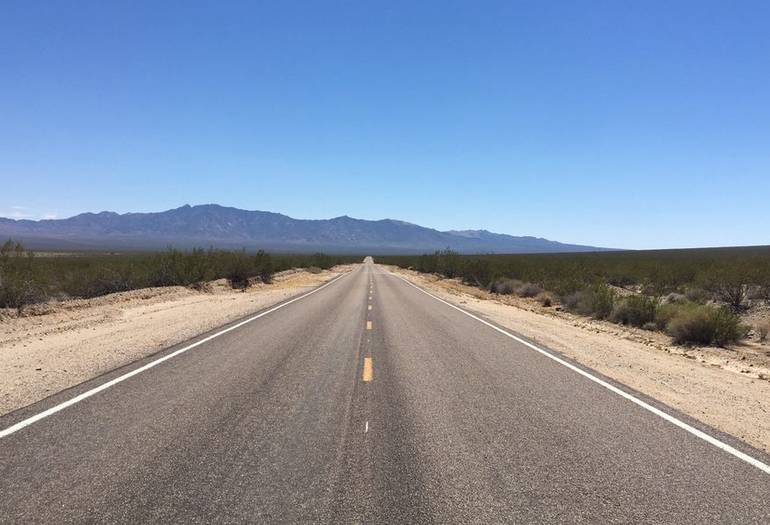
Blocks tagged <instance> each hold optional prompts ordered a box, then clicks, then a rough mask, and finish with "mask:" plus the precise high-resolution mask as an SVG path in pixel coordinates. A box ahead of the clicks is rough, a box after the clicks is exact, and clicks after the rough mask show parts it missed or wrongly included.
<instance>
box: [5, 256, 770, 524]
mask: <svg viewBox="0 0 770 525" xmlns="http://www.w3.org/2000/svg"><path fill="white" fill-rule="evenodd" d="M370 281H371V283H372V284H371V285H370ZM370 286H371V289H372V292H373V293H372V295H371V299H370ZM370 306H371V309H370V308H369V307H370ZM367 322H370V323H371V325H370V327H368V326H367ZM182 346H184V345H180V347H182ZM178 348H179V347H178ZM173 350H174V349H169V350H167V351H166V353H168V352H172V351H173ZM161 355H163V354H161ZM157 357H159V356H155V357H152V358H148V359H147V360H145V361H144V362H140V363H135V364H133V365H131V366H129V367H126V368H124V369H121V370H117V371H115V372H114V373H112V374H108V375H107V376H104V377H100V378H96V379H94V380H92V381H90V382H88V383H86V384H84V385H81V386H80V387H78V388H75V389H72V390H70V391H67V392H64V393H61V394H59V395H57V396H54V397H53V398H51V399H48V400H44V401H42V402H40V403H38V404H36V405H33V406H31V407H27V408H26V409H23V410H21V411H18V412H15V413H12V414H9V415H6V416H3V417H1V418H0V429H5V428H8V427H10V426H11V425H13V424H15V423H17V422H19V421H22V420H24V419H25V418H27V417H30V416H32V415H34V414H37V413H40V412H41V411H43V410H45V409H47V408H49V407H52V406H56V405H57V404H58V403H61V402H64V401H66V400H67V399H71V398H72V397H74V396H75V395H77V394H79V393H81V392H84V391H88V390H89V389H92V388H94V387H98V386H99V385H100V384H103V383H104V382H106V381H108V380H110V379H112V378H114V377H118V376H120V375H122V374H124V373H126V372H128V371H130V370H131V369H135V368H138V367H139V366H141V365H142V364H145V363H148V362H151V361H152V360H153V359H157ZM365 359H371V365H372V366H371V370H372V377H371V380H370V381H369V380H365V379H370V378H367V377H365V376H364V361H365ZM634 395H636V394H634ZM648 401H649V400H648ZM657 406H658V407H661V408H663V409H664V410H666V412H668V413H671V414H675V415H676V417H679V418H682V419H684V420H686V422H687V423H689V424H692V425H694V426H697V427H698V428H700V429H703V430H706V431H707V432H708V433H709V434H710V435H712V436H714V437H716V438H718V439H720V440H723V441H725V442H727V443H729V444H730V445H732V446H734V447H736V448H739V449H740V450H742V451H744V452H746V453H748V454H750V455H751V456H753V457H755V458H757V459H759V460H760V461H764V462H767V456H765V455H763V454H762V453H761V452H759V451H756V450H753V449H751V448H750V447H748V446H747V445H745V444H742V443H740V442H738V441H737V440H734V439H733V438H731V437H729V436H724V435H723V434H720V433H718V432H716V431H714V430H711V429H708V428H707V427H704V426H703V425H700V424H699V423H696V422H693V421H691V420H689V419H686V418H685V417H684V416H681V415H678V414H676V413H675V412H674V411H673V410H671V409H668V408H666V407H662V406H661V405H659V404H658V405H657ZM0 522H2V523H32V522H34V523H69V522H78V523H80V522H103V523H113V522H120V523H141V522H155V523H158V522H176V523H212V522H220V523H221V522H250V523H268V522H288V523H296V522H319V523H363V522H369V523H501V522H511V523H535V522H537V523H541V522H542V523H554V522H567V523H770V475H768V474H766V473H765V472H763V471H761V470H760V469H758V468H757V467H755V466H752V465H750V464H748V463H746V462H745V461H742V460H741V459H739V458H737V457H735V456H733V455H731V454H728V453H726V452H724V451H722V450H720V449H719V448H717V447H716V446H714V445H713V444H711V443H708V442H706V441H704V440H703V439H700V438H698V437H696V436H694V435H693V434H691V433H689V432H686V431H685V430H682V429H681V428H679V427H677V426H675V425H673V424H671V423H670V422H668V421H665V420H664V419H662V418H661V417H659V416H657V415H655V414H653V413H651V412H649V411H647V410H644V409H642V408H640V407H639V406H637V405H635V404H634V403H631V402H630V401H628V400H627V399H624V398H622V397H621V396H619V395H617V394H616V393H613V392H611V391H609V390H607V389H606V388H603V387H602V386H600V385H598V384H596V383H595V382H592V381H590V380H588V379H586V378H585V377H583V376H581V375H580V374H578V373H576V372H575V371H573V370H570V369H569V368H566V367H565V366H562V365H561V364H559V363H557V362H555V361H553V360H551V359H549V358H548V357H546V356H544V355H541V354H539V353H538V352H536V351H533V350H532V349H530V348H527V347H526V346H524V345H523V344H521V343H518V342H516V341H514V340H512V339H510V338H509V337H506V336H505V335H503V334H500V333H499V332H497V331H495V330H493V329H491V328H490V327H488V326H485V325H484V324H482V323H480V322H478V321H477V320H475V319H473V318H471V317H468V316H466V315H464V314H462V313H461V312H459V311H457V310H455V309H453V308H450V307H449V306H447V305H445V304H442V303H441V302H439V301H436V300H435V299H433V298H431V297H430V296H428V295H426V294H424V293H422V292H421V291H419V290H417V289H415V288H414V287H412V286H410V285H408V284H407V283H405V282H404V281H402V280H401V279H400V278H398V277H396V276H394V275H391V274H389V273H387V272H385V271H384V270H383V269H382V268H380V267H378V266H376V265H374V264H364V265H361V266H359V267H357V269H356V270H354V271H353V272H352V273H350V274H348V275H346V276H344V277H342V278H341V279H339V280H338V281H336V282H334V283H332V284H330V285H328V286H327V287H325V288H324V289H322V290H319V291H318V292H317V293H314V294H312V295H309V296H308V297H306V298H304V299H301V300H299V301H296V302H294V303H292V304H289V305H287V306H286V307H284V308H281V309H279V310H276V311H274V312H272V313H270V314H268V315H265V316H264V317H261V318H259V319H256V320H254V321H253V322H250V323H248V324H245V325H243V326H240V327H238V328H237V329H234V330H232V331H230V332H227V333H224V334H222V335H220V336H218V337H216V338H214V339H211V340H210V341H207V342H205V343H204V344H201V345H200V346H198V347H196V348H193V349H191V350H189V351H187V352H185V353H182V354H180V355H177V356H175V357H173V358H171V359H169V360H167V361H165V362H163V363H161V364H159V365H157V366H155V367H153V368H151V369H149V370H145V371H143V372H142V373H139V374H137V375H135V376H133V377H130V378H129V379H126V380H125V381H123V382H120V383H118V384H116V385H114V386H112V387H111V388H108V389H105V390H103V391H101V392H98V393H97V394H95V395H93V396H91V397H89V398H87V399H84V400H83V401H80V402H79V403H77V404H74V405H72V406H69V407H67V408H65V409H64V410H61V411H60V412H57V413H55V414H53V415H51V416H50V417H46V418H44V419H42V420H40V421H37V422H35V423H33V424H31V425H29V426H27V427H25V428H22V429H20V430H19V431H17V432H15V433H13V434H10V435H8V436H6V437H4V438H2V439H0Z"/></svg>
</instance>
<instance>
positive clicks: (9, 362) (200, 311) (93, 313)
mask: <svg viewBox="0 0 770 525" xmlns="http://www.w3.org/2000/svg"><path fill="white" fill-rule="evenodd" d="M350 269H351V267H349V266H339V267H336V268H333V269H332V270H329V271H323V272H321V273H309V272H306V271H302V270H289V271H286V272H281V273H279V274H276V276H275V279H274V282H273V283H272V284H269V285H265V284H261V283H260V284H257V285H255V286H252V287H251V288H249V289H247V290H246V291H235V290H232V289H231V288H230V287H229V286H227V284H226V282H225V281H224V280H220V281H214V282H212V283H209V285H208V286H207V287H206V290H205V291H195V290H192V289H190V288H185V287H181V286H172V287H163V288H145V289H141V290H133V291H130V292H122V293H115V294H110V295H105V296H103V297H97V298H94V299H82V300H69V301H62V302H51V303H47V304H43V305H37V306H35V307H33V308H29V309H27V310H26V312H25V315H23V316H21V317H19V316H17V315H16V313H15V311H13V310H5V311H0V385H1V388H0V414H5V413H7V412H10V411H12V410H15V409H17V408H21V407H23V406H26V405H29V404H31V403H34V402H35V401H38V400H40V399H43V398H45V397H48V396H50V395H52V394H54V393H56V392H60V391H62V390H64V389H66V388H69V387H71V386H74V385H77V384H79V383H81V382H83V381H85V380H87V379H90V378H92V377H95V376H97V375H99V374H102V373H104V372H107V371H110V370H113V369H115V368H117V367H119V366H122V365H125V364H127V363H131V362H133V361H135V360H137V359H140V358H142V357H145V356H147V355H150V354H152V353H154V352H157V351H159V350H161V349H163V348H166V347H169V346H172V345H174V344H177V343H180V342H182V341H186V340H188V339H190V338H192V337H195V336H196V335H199V334H201V333H204V332H206V331H208V330H211V329H213V328H216V327H218V326H221V325H223V324H226V323H228V322H230V321H233V320H236V319H238V318H241V317H244V316H246V315H248V314H250V313H252V312H255V311H257V310H260V309H262V308H265V307H267V306H270V305H272V304H276V303H278V302H280V301H283V300H284V299H288V298H289V297H291V296H294V295H298V294H300V293H302V292H303V291H306V290H309V289H310V288H312V287H315V286H317V285H319V284H321V283H323V282H325V281H328V280H330V279H332V278H334V277H336V276H337V275H339V274H340V273H343V272H345V271H347V270H350Z"/></svg>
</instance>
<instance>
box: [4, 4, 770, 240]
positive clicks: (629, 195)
mask: <svg viewBox="0 0 770 525" xmlns="http://www.w3.org/2000/svg"><path fill="white" fill-rule="evenodd" d="M209 202H215V203H219V204H223V205H230V206H236V207H240V208H246V209H259V210H268V211H277V212H281V213H285V214H288V215H291V216H293V217H298V218H328V217H334V216H339V215H350V216H353V217H359V218H367V219H379V218H385V217H390V218H397V219H402V220H406V221H410V222H415V223H418V224H421V225H424V226H430V227H435V228H439V229H458V228H462V229H465V228H485V229H489V230H492V231H496V232H503V233H510V234H514V235H536V236H543V237H547V238H550V239H554V240H559V241H563V242H575V243H585V244H592V245H601V246H611V247H624V248H656V247H688V246H713V245H736V244H770V2H767V1H756V2H751V1H743V2H728V1H716V2H711V1H703V0H700V1H692V2H677V1H663V2H654V1H641V2H632V1H621V0H608V1H604V2H601V1H596V0H591V1H585V2H579V1H565V2H550V1H533V2H516V1H512V0H509V1H504V2H491V1H467V2H451V1H448V0H442V1H437V2H429V1H418V2H415V1H407V2H400V1H394V0H386V1H382V2H370V1H349V2H333V1H326V2H320V1H319V2H313V1H302V2H291V1H286V0H281V1H275V2H256V1H250V2H243V3H241V4H238V3H236V2H210V3H198V2H192V1H189V0H184V1H179V2H146V3H143V2H139V1H136V0H131V1H126V2H117V1H109V2H104V1H102V0H99V1H94V2H87V1H83V0H81V1H78V2H69V1H48V2H45V1H41V2H37V1H36V2H30V1H27V0H25V1H19V2H11V1H6V2H2V4H0V215H2V216H13V217H32V218H41V217H54V216H55V217H66V216H70V215H74V214H76V213H80V212H83V211H101V210H113V211H118V212H127V211H160V210H164V209H168V208H172V207H177V206H180V205H182V204H185V203H190V204H200V203H209Z"/></svg>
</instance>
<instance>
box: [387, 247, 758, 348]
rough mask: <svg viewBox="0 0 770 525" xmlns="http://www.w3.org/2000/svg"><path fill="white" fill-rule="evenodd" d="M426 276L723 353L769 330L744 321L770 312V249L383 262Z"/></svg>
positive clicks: (445, 255) (443, 255)
mask: <svg viewBox="0 0 770 525" xmlns="http://www.w3.org/2000/svg"><path fill="white" fill-rule="evenodd" d="M378 262H383V263H389V264H395V265H397V266H400V267H402V268H411V269H413V270H416V271H419V272H424V273H435V274H439V275H442V276H444V277H448V278H459V279H461V280H462V281H463V282H464V283H465V284H469V285H473V286H477V287H479V288H482V289H485V290H488V291H490V292H491V293H495V294H515V295H518V296H519V297H534V298H536V299H537V300H538V301H539V302H540V303H541V304H543V305H544V306H555V307H557V308H562V309H565V310H567V311H570V312H573V313H576V314H580V315H585V316H590V317H593V318H595V319H603V320H607V321H611V322H614V323H618V324H623V325H629V326H635V327H639V328H644V329H647V330H661V331H665V332H667V333H668V334H669V335H671V337H672V338H673V340H674V342H676V343H678V344H702V345H715V346H724V345H728V344H731V343H737V342H739V341H741V340H742V339H744V338H746V337H747V335H748V334H749V333H750V332H752V331H753V332H754V333H755V334H756V336H757V339H758V340H759V341H760V342H764V341H766V340H767V332H768V330H769V329H770V328H769V324H768V323H767V322H760V323H759V324H757V325H756V326H749V325H747V324H745V323H744V322H743V321H742V315H745V314H746V313H748V312H749V311H753V310H757V309H764V310H765V311H770V310H768V306H770V247H751V248H724V249H723V248H718V249H697V250H663V251H640V252H595V253H578V254H538V255H459V254H457V253H454V252H452V251H449V250H444V251H439V252H435V253H433V254H427V255H417V256H398V257H378Z"/></svg>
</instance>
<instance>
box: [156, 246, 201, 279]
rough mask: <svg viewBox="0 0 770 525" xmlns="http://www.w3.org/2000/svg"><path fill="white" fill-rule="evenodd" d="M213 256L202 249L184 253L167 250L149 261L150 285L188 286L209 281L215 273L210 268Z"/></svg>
mask: <svg viewBox="0 0 770 525" xmlns="http://www.w3.org/2000/svg"><path fill="white" fill-rule="evenodd" d="M214 259H215V254H214V252H213V251H211V250H210V251H209V252H208V253H207V252H205V251H204V250H202V249H194V250H193V251H192V252H189V253H186V252H182V251H179V250H175V249H172V248H169V249H168V250H167V251H165V252H163V253H159V254H157V255H155V257H154V260H153V261H151V267H152V270H151V276H150V284H152V285H153V286H174V285H180V286H189V285H192V284H196V283H201V282H203V281H206V280H210V279H212V278H213V276H214V275H215V273H216V269H215V268H213V267H212V264H213V260H214Z"/></svg>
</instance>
